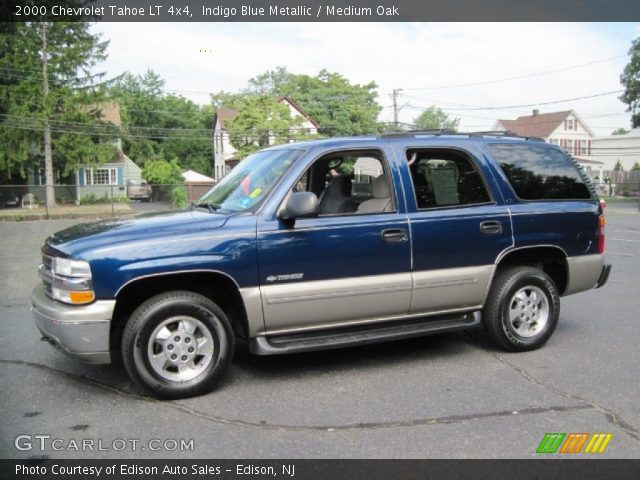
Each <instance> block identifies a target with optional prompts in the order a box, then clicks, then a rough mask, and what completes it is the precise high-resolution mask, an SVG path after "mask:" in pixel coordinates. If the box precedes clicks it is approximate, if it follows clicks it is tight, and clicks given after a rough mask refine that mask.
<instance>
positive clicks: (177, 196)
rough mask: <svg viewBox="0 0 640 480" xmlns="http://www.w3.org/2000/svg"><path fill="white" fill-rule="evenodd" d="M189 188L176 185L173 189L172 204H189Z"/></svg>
mask: <svg viewBox="0 0 640 480" xmlns="http://www.w3.org/2000/svg"><path fill="white" fill-rule="evenodd" d="M187 203H189V202H188V200H187V190H186V189H185V188H184V187H182V186H176V187H173V188H172V189H171V205H172V206H173V207H174V208H184V207H186V206H187Z"/></svg>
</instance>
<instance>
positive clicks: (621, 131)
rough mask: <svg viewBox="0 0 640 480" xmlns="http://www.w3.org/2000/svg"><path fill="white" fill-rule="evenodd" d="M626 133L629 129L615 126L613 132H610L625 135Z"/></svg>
mask: <svg viewBox="0 0 640 480" xmlns="http://www.w3.org/2000/svg"><path fill="white" fill-rule="evenodd" d="M627 133H629V130H626V129H624V128H617V129H615V130H614V131H613V132H611V135H625V134H627Z"/></svg>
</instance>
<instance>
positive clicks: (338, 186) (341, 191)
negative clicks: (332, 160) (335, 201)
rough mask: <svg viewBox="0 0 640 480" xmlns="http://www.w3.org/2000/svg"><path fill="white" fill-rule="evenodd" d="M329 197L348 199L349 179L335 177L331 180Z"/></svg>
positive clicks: (342, 176)
mask: <svg viewBox="0 0 640 480" xmlns="http://www.w3.org/2000/svg"><path fill="white" fill-rule="evenodd" d="M327 193H328V194H329V196H331V197H349V196H351V179H350V178H349V177H345V176H344V175H336V176H334V177H332V178H331V183H330V184H329V191H328V192H327Z"/></svg>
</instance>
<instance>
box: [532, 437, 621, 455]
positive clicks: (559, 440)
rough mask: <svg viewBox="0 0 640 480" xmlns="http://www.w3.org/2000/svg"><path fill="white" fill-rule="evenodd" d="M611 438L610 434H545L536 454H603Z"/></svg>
mask: <svg viewBox="0 0 640 480" xmlns="http://www.w3.org/2000/svg"><path fill="white" fill-rule="evenodd" d="M612 437H613V435H612V434H611V433H594V434H589V433H568V434H567V433H546V434H545V435H544V437H543V438H542V441H541V442H540V445H538V449H537V450H536V453H604V451H605V450H606V448H607V446H608V445H609V442H610V441H611V438H612ZM585 445H586V446H585ZM583 448H584V449H583Z"/></svg>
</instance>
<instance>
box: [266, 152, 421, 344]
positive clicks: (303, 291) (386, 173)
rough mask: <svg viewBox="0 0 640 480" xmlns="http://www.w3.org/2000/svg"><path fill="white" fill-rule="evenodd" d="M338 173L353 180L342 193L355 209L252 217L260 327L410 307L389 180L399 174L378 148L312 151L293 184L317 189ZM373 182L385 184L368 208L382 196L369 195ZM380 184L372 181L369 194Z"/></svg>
mask: <svg viewBox="0 0 640 480" xmlns="http://www.w3.org/2000/svg"><path fill="white" fill-rule="evenodd" d="M336 158H338V159H343V160H342V161H343V162H345V161H346V159H348V161H349V165H346V164H344V163H337V161H336V160H335V159H336ZM354 166H355V167H356V168H353V167H354ZM340 167H342V168H340ZM357 167H361V168H360V171H358V168H357ZM365 167H366V169H367V171H366V172H364V171H363V169H364V168H365ZM337 175H340V176H343V175H349V176H350V179H351V180H350V181H351V182H352V188H351V191H350V192H347V193H349V194H350V195H351V197H352V198H351V200H353V202H354V203H355V205H357V207H356V208H355V210H356V211H353V210H354V209H353V208H349V209H348V210H350V211H344V212H341V211H338V212H335V213H330V214H320V215H319V216H318V217H314V218H302V219H297V220H296V221H295V224H294V225H290V224H286V223H284V222H281V221H279V220H278V219H275V218H273V219H264V220H262V221H259V223H258V266H259V276H260V291H261V296H262V306H263V312H264V319H265V329H266V332H267V333H286V332H292V331H299V330H308V329H318V328H328V327H335V326H348V325H353V324H357V323H367V322H375V321H381V320H384V319H389V318H392V317H395V316H399V315H405V314H407V313H408V311H409V306H410V303H411V287H412V282H411V272H410V258H411V253H410V242H409V225H408V220H407V216H406V215H404V214H402V213H401V210H403V209H404V208H405V206H404V203H403V201H402V195H398V192H397V191H396V189H395V188H394V185H395V184H398V182H399V179H398V178H396V177H395V174H394V173H393V172H391V171H390V169H389V166H388V163H387V160H386V157H385V154H384V152H383V151H381V150H379V149H366V150H358V151H344V152H334V153H332V154H330V155H325V156H323V157H321V158H319V159H318V160H316V161H315V162H314V163H313V165H312V166H311V167H310V169H309V170H308V171H307V172H306V173H305V175H303V176H302V177H301V179H300V181H299V182H298V183H297V184H296V187H295V188H296V189H298V190H299V189H304V190H307V191H312V192H314V193H315V194H316V195H318V197H323V196H326V195H327V191H328V189H330V188H331V177H332V176H337ZM381 176H382V177H381ZM378 177H381V178H378ZM376 179H377V180H376ZM374 182H377V184H378V185H382V184H383V183H385V182H386V184H387V186H388V192H387V193H388V195H389V202H388V207H385V208H383V209H381V210H380V211H375V205H384V204H385V201H384V198H374V197H375V196H374V192H373V191H372V188H371V185H373V183H374ZM383 190H384V189H382V188H378V191H377V192H376V194H377V195H378V196H379V195H380V194H381V193H384V192H383ZM372 200H374V201H373V202H371V201H372ZM367 201H369V203H368V204H367V205H368V206H366V208H365V205H363V204H365V202H367ZM344 203H345V204H348V203H349V202H344ZM372 205H373V207H372ZM345 210H346V208H345ZM364 212H366V213H364Z"/></svg>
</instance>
